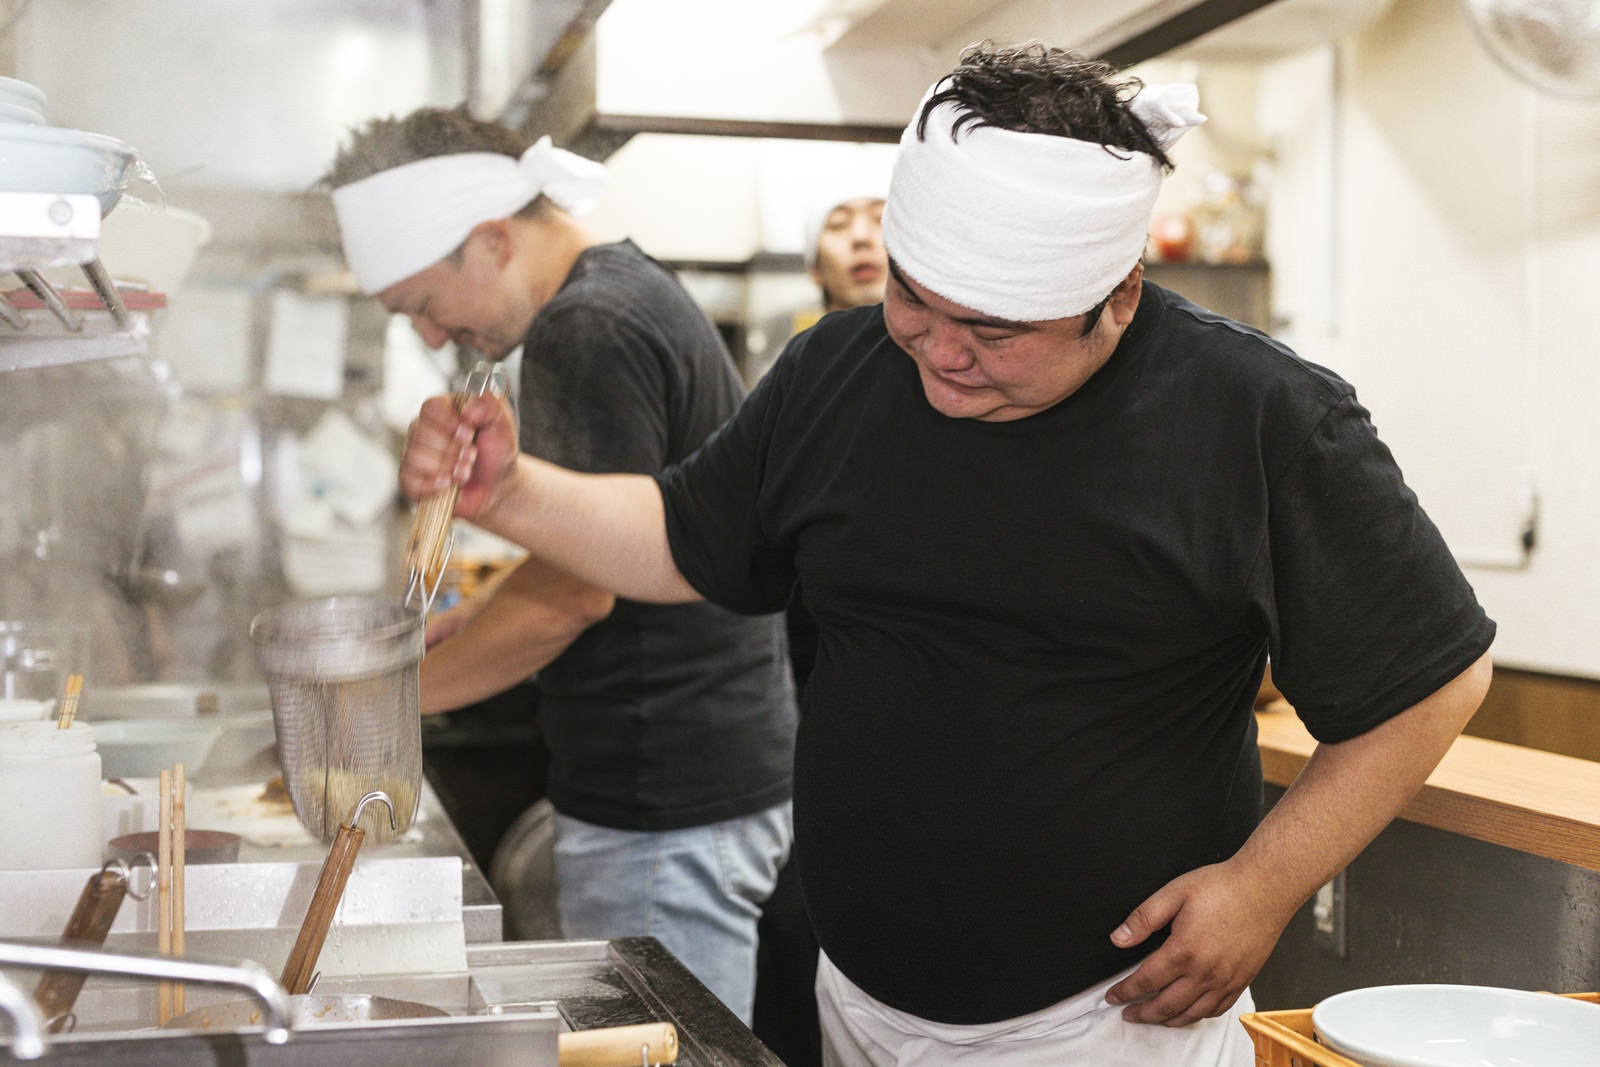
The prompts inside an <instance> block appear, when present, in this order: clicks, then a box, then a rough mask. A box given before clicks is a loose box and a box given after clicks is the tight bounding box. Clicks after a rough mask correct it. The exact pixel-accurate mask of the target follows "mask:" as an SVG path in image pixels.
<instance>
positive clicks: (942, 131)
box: [883, 79, 1205, 322]
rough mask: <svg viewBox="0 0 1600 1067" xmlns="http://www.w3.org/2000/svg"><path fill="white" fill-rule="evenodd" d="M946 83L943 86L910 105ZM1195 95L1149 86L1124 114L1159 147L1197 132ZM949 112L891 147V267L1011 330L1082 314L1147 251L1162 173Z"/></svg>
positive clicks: (1126, 158)
mask: <svg viewBox="0 0 1600 1067" xmlns="http://www.w3.org/2000/svg"><path fill="white" fill-rule="evenodd" d="M944 84H945V80H944V79H941V80H940V81H938V82H936V83H935V84H934V86H933V88H931V89H929V90H928V92H927V94H925V95H924V96H923V98H922V103H921V104H919V105H918V106H917V110H916V112H915V113H914V115H915V116H920V115H921V114H922V108H923V106H924V105H926V104H927V102H928V100H929V99H930V98H931V97H932V96H933V95H934V94H935V93H937V92H938V91H939V90H940V89H941V88H942V87H943V86H944ZM1199 102H1200V93H1199V90H1198V89H1197V88H1196V87H1195V86H1193V85H1187V84H1183V85H1153V86H1147V87H1146V88H1145V89H1143V90H1142V91H1141V92H1140V93H1139V94H1138V95H1137V96H1135V97H1134V98H1133V99H1132V100H1131V101H1129V104H1128V106H1129V109H1130V110H1131V111H1132V112H1133V113H1134V114H1135V115H1136V116H1137V117H1138V118H1139V119H1140V120H1141V121H1142V122H1143V123H1144V124H1145V126H1146V128H1148V129H1149V131H1150V134H1151V136H1152V137H1154V138H1155V140H1156V143H1157V144H1159V145H1161V147H1162V148H1163V149H1165V148H1167V147H1169V146H1170V145H1172V144H1174V143H1175V142H1176V141H1177V140H1178V138H1179V137H1181V136H1182V135H1183V133H1184V132H1185V131H1186V130H1188V129H1189V128H1191V127H1193V126H1198V125H1199V124H1200V123H1202V122H1204V121H1205V116H1204V115H1202V114H1200V112H1199V110H1198V107H1199ZM963 113H964V112H963V110H962V109H961V108H960V107H959V106H958V105H956V104H954V103H951V102H949V101H946V102H945V103H942V104H940V105H939V106H938V107H937V108H935V109H934V110H933V112H932V113H931V114H930V115H929V116H928V123H927V128H926V131H925V137H922V138H919V137H918V136H917V122H918V119H917V118H916V117H913V118H912V120H911V123H910V125H908V126H907V127H906V129H905V132H904V133H903V134H902V135H901V137H900V151H899V154H898V156H897V157H896V160H895V165H894V173H893V175H892V177H891V178H890V181H889V200H888V203H887V205H886V206H885V208H884V215H883V243H884V246H885V247H886V248H887V249H888V250H889V255H890V256H892V257H894V260H895V263H896V265H897V266H898V267H899V268H900V269H901V270H902V271H904V272H905V273H906V274H907V275H908V276H909V277H911V278H914V279H915V280H916V281H917V282H918V283H919V284H921V285H924V286H926V287H927V288H929V289H931V290H932V291H933V292H935V293H937V294H938V295H939V296H942V297H944V298H945V299H946V300H950V301H953V302H955V303H957V304H961V305H963V306H965V307H969V308H972V309H973V310H975V311H979V312H982V313H983V314H985V315H993V316H995V317H996V318H1001V319H1010V320H1012V321H1014V322H1039V321H1043V320H1045V319H1064V318H1070V317H1071V316H1074V315H1081V314H1083V313H1084V312H1085V311H1088V310H1089V309H1090V308H1092V307H1094V306H1095V305H1096V304H1098V303H1099V302H1100V301H1101V300H1104V299H1105V298H1106V296H1107V295H1108V294H1109V293H1110V292H1111V291H1112V290H1113V289H1115V288H1116V286H1117V283H1118V282H1120V281H1122V279H1123V278H1125V277H1127V275H1128V272H1129V271H1131V270H1132V269H1133V267H1134V264H1136V263H1137V262H1138V261H1139V257H1140V256H1141V255H1142V254H1143V252H1144V248H1145V238H1146V233H1147V231H1148V229H1149V225H1150V213H1151V211H1152V209H1153V208H1154V207H1155V202H1156V194H1157V193H1158V192H1159V191H1160V189H1161V178H1162V174H1161V166H1160V164H1159V163H1157V162H1156V160H1155V159H1154V157H1152V156H1150V155H1147V154H1146V153H1143V152H1128V151H1124V150H1122V149H1117V148H1111V149H1107V148H1105V147H1104V146H1102V145H1100V144H1097V143H1094V142H1090V141H1080V140H1076V139H1073V138H1070V137H1056V136H1050V135H1046V134H1037V133H1019V132H1017V131H1015V130H1004V129H999V128H997V127H994V126H981V127H976V128H974V127H973V126H972V125H970V124H968V125H966V126H964V127H963V128H962V130H961V133H960V139H959V140H957V139H956V137H955V135H954V134H953V132H952V131H953V127H954V123H955V120H956V119H957V118H958V117H959V116H960V115H962V114H963Z"/></svg>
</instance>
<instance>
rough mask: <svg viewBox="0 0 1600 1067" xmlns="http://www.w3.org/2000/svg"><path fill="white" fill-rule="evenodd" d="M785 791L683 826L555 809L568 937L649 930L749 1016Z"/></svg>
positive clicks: (789, 821) (788, 828)
mask: <svg viewBox="0 0 1600 1067" xmlns="http://www.w3.org/2000/svg"><path fill="white" fill-rule="evenodd" d="M793 836H794V813H793V809H792V808H791V806H790V804H789V803H788V802H787V801H786V802H784V803H782V804H779V805H778V806H777V807H773V808H768V809H767V810H766V811H763V812H758V813H757V814H755V815H747V816H745V817H743V818H739V819H728V820H726V821H724V822H717V823H711V824H710V825H708V826H695V827H691V828H689V829H687V830H665V831H661V832H650V831H634V830H612V829H609V828H608V827H604V826H596V825H594V824H593V823H587V822H583V821H581V820H578V819H574V818H572V817H570V816H567V815H562V814H561V813H559V812H557V813H556V817H555V837H556V841H555V876H556V908H557V910H558V911H559V913H560V915H561V933H562V935H563V936H564V937H571V938H614V937H655V938H658V939H659V940H660V941H661V943H662V944H663V945H665V946H666V947H667V950H668V951H670V952H671V953H672V954H673V955H674V956H676V957H678V960H679V961H680V962H681V963H682V964H683V965H684V966H685V967H687V968H688V969H689V970H690V972H691V973H693V974H694V976H695V977H696V978H698V979H700V981H702V982H704V983H705V984H706V987H707V988H709V989H710V990H711V991H712V992H713V993H715V994H716V995H717V996H718V997H719V998H720V999H721V1000H722V1002H723V1003H724V1004H726V1005H727V1006H728V1008H729V1009H730V1010H731V1011H732V1012H733V1013H734V1014H735V1015H737V1016H738V1017H739V1018H740V1019H741V1020H742V1021H743V1022H744V1024H745V1025H746V1026H748V1025H750V1014H751V1006H752V1004H753V1003H754V1000H755V985H756V923H757V921H759V920H760V918H761V905H762V903H763V902H764V901H765V900H766V899H767V897H769V896H771V895H772V887H773V885H774V884H775V883H776V882H777V880H778V869H779V868H780V867H782V866H783V863H784V861H785V860H786V859H787V858H788V855H789V844H790V842H791V840H792V839H793Z"/></svg>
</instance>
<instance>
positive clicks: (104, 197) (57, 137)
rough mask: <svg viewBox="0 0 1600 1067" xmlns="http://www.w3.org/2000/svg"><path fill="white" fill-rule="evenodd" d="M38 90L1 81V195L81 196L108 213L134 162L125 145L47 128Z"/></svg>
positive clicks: (100, 136) (96, 135)
mask: <svg viewBox="0 0 1600 1067" xmlns="http://www.w3.org/2000/svg"><path fill="white" fill-rule="evenodd" d="M44 102H45V96H44V92H43V90H41V89H40V88H39V87H38V86H36V85H30V84H28V83H27V82H24V81H18V80H17V79H16V78H4V77H0V192H9V193H86V194H88V195H91V196H94V197H96V198H97V199H98V200H99V201H100V214H101V215H107V214H109V213H110V212H111V209H112V208H114V207H116V205H117V201H118V200H119V199H120V198H121V197H122V190H123V188H124V187H125V186H126V185H127V182H128V170H129V168H130V167H131V166H132V164H133V161H134V157H135V154H134V150H133V148H132V147H131V146H130V145H127V144H125V143H124V142H122V141H119V140H117V139H116V138H115V137H107V136H105V135H104V134H99V133H86V132H84V131H83V130H69V129H66V128H65V127H62V126H51V125H48V124H47V123H46V121H45V110H44Z"/></svg>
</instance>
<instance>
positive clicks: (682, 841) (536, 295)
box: [326, 108, 795, 1020]
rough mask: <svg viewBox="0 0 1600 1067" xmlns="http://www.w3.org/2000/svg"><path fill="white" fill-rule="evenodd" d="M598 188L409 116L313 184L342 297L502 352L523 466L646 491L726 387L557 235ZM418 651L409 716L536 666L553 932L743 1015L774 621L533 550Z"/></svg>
mask: <svg viewBox="0 0 1600 1067" xmlns="http://www.w3.org/2000/svg"><path fill="white" fill-rule="evenodd" d="M603 176H604V171H603V168H602V167H601V166H600V165H599V164H597V163H594V162H592V161H589V160H586V159H582V158H581V157H578V156H575V155H573V154H572V153H570V152H565V151H562V150H560V149H556V148H553V147H552V146H551V145H550V143H549V138H544V139H542V140H541V141H540V142H539V143H537V144H534V145H532V146H531V147H530V146H529V145H528V144H527V141H526V139H524V138H523V137H521V135H519V134H516V133H515V132H513V131H511V130H509V129H506V128H505V127H502V126H497V125H494V124H492V123H485V122H479V121H476V120H474V119H472V118H471V117H470V116H469V115H468V114H467V113H466V111H465V109H455V110H446V109H437V108H423V109H421V110H419V111H416V112H414V113H413V114H411V115H409V116H407V117H405V118H403V119H377V120H374V121H372V122H371V123H369V124H368V125H367V126H366V127H365V128H364V129H362V130H360V131H358V132H356V133H355V134H354V135H353V136H352V138H351V140H350V143H349V144H348V145H347V146H346V147H345V148H343V149H342V150H341V151H340V153H339V155H338V157H337V158H336V159H335V161H334V163H333V166H332V168H331V169H330V171H329V173H328V175H327V178H326V181H327V183H328V184H329V185H331V186H332V187H333V200H334V206H335V208H336V210H337V213H338V218H339V225H340V231H341V234H342V237H343V242H344V249H345V254H346V257H347V259H348V260H349V262H350V266H351V268H352V269H353V270H354V271H355V274H356V277H357V279H358V281H359V282H360V284H361V287H362V289H363V290H364V291H366V292H368V293H372V294H375V295H376V296H377V297H378V299H379V300H381V301H382V302H383V305H384V306H385V307H386V308H388V309H389V310H390V311H392V312H394V313H395V314H399V315H406V316H408V317H409V318H410V319H411V322H412V324H413V326H415V328H416V330H417V332H418V333H419V334H420V335H421V337H422V339H423V340H424V341H425V342H426V343H428V344H429V345H431V346H433V347H438V346H440V345H442V344H444V343H445V342H447V341H454V342H456V343H457V344H460V345H464V346H467V347H469V348H472V349H474V350H476V351H477V352H479V353H481V354H483V355H484V356H486V357H488V358H490V359H500V358H503V357H504V356H506V355H507V354H508V353H509V352H511V351H512V350H513V349H514V348H515V347H516V346H517V345H519V344H520V345H521V346H522V380H521V389H520V398H519V403H520V405H521V410H522V418H523V428H522V429H523V432H522V440H523V444H524V446H525V447H527V448H528V449H529V450H530V451H531V452H534V453H536V454H538V455H541V456H544V457H547V458H549V459H552V460H556V461H559V462H562V463H565V464H567V465H569V466H572V467H575V468H577V469H580V470H586V471H592V472H597V473H601V474H606V475H612V474H617V473H619V472H628V473H633V474H638V475H641V476H644V475H648V474H650V473H653V472H654V471H657V470H659V469H660V468H661V467H662V466H664V465H665V464H667V463H670V462H674V461H676V460H678V459H681V458H683V457H684V456H685V455H687V454H688V453H689V451H690V450H691V449H693V448H694V447H695V446H696V445H698V444H699V443H700V442H701V441H702V440H703V439H704V438H705V436H706V435H707V434H709V433H710V432H711V431H712V430H714V429H715V428H716V427H717V425H718V424H720V423H721V422H722V421H723V420H724V419H725V418H727V416H728V415H729V414H731V413H732V412H733V410H734V409H735V407H736V406H737V405H738V403H739V400H740V399H741V397H742V396H743V392H744V390H743V386H742V385H741V384H740V381H739V378H738V375H737V373H736V371H735V369H734V366H733V362H732V360H731V358H730V357H729V355H728V352H727V349H726V348H725V347H724V345H723V343H722V341H721V339H720V337H719V336H718V334H717V332H716V329H715V327H714V326H713V325H712V323H711V322H710V320H709V319H707V318H706V316H705V313H704V312H703V311H701V310H700V309H699V307H698V306H696V305H695V304H694V302H693V301H692V300H691V299H690V297H689V295H688V294H687V293H686V292H685V291H684V289H683V288H682V286H681V285H679V284H678V281H677V279H676V278H674V277H673V276H672V274H671V273H670V272H669V271H667V270H666V269H665V268H664V267H662V266H661V265H660V264H658V263H656V262H655V261H654V260H652V259H650V258H648V257H647V256H645V255H644V253H642V252H641V251H640V250H639V249H638V248H637V247H636V246H635V245H634V244H633V243H632V242H630V241H619V242H616V243H610V244H606V243H601V242H600V241H599V240H598V239H597V238H595V237H594V236H593V235H592V234H591V233H590V232H589V231H588V230H586V229H585V228H584V227H583V226H582V225H581V224H580V223H579V222H578V221H577V220H576V219H575V218H574V215H573V212H575V211H579V210H582V208H583V207H585V206H586V204H587V202H588V201H590V200H591V199H592V198H593V197H594V196H595V195H597V194H598V191H599V187H600V182H601V180H602V178H603ZM429 642H430V648H429V651H428V655H427V656H426V658H425V659H424V660H423V665H422V703H423V710H424V711H425V712H437V711H445V710H450V709H454V708H459V707H463V706H466V705H469V704H472V703H475V702H477V701H480V700H482V699H484V698H485V697H488V696H491V695H493V694H495V693H497V692H499V691H501V690H503V689H506V688H509V687H510V686H512V685H514V684H516V683H518V682H521V681H522V680H524V679H526V678H527V677H528V676H529V675H531V674H533V673H534V672H538V676H539V690H540V714H541V720H542V725H543V728H544V733H545V737H546V740H547V743H548V746H549V749H550V757H551V758H550V774H549V794H550V800H551V802H552V804H553V805H554V808H555V812H556V815H555V819H554V824H555V846H554V865H555V872H554V874H555V883H556V887H555V888H556V906H557V911H558V913H559V916H560V923H561V928H562V932H563V934H564V935H565V936H567V937H595V938H613V937H624V936H632V935H651V936H656V937H659V938H660V939H661V941H662V942H663V944H665V945H666V946H667V948H668V949H670V950H671V951H672V952H673V954H674V955H676V956H677V957H678V958H679V959H680V960H682V961H683V963H684V964H685V965H686V966H687V967H688V968H689V969H690V970H691V971H693V972H694V973H695V974H696V975H697V976H698V977H699V978H700V979H701V980H702V981H703V982H705V983H706V985H707V986H709V987H710V988H711V990H712V991H713V992H714V993H716V994H717V995H718V996H719V997H721V998H722V1000H723V1001H724V1002H725V1003H726V1004H727V1005H728V1006H729V1008H731V1009H732V1010H733V1011H734V1012H735V1013H736V1014H738V1015H739V1016H740V1017H741V1018H743V1019H746V1020H748V1019H749V1017H750V1010H751V998H752V996H753V986H754V973H755V946H756V924H757V921H758V919H759V917H760V914H761V905H762V902H763V901H764V900H765V899H766V897H767V896H768V894H769V893H770V892H771V891H772V886H773V883H774V880H775V879H776V877H777V871H778V868H779V866H780V865H781V864H782V863H783V861H784V859H785V857H786V855H787V853H788V851H789V842H790V836H791V832H792V830H791V825H792V824H791V814H790V806H789V798H790V790H791V768H792V754H793V746H794V728H795V707H794V696H793V689H792V685H791V682H790V679H789V675H788V662H787V655H786V651H785V642H784V638H783V632H782V626H781V620H780V619H779V618H778V617H777V616H775V615H774V616H768V617H764V618H761V617H745V616H739V615H735V614H733V613H731V612H729V611H725V610H723V609H721V608H717V607H714V606H712V605H711V604H680V605H675V606H668V605H659V604H647V603H639V602H637V601H632V600H627V599H620V598H617V597H614V596H613V595H612V594H611V593H609V592H607V591H605V590H604V589H602V588H598V587H596V586H595V585H593V584H592V583H589V582H586V581H583V580H580V579H577V578H574V577H573V576H572V575H571V573H569V572H567V571H565V570H563V569H561V568H559V567H557V566H553V565H551V564H550V563H548V562H546V561H545V560H543V559H540V558H538V557H537V556H534V557H530V558H528V559H527V560H525V561H524V562H523V563H522V564H521V565H519V566H518V567H517V568H516V569H515V570H514V571H513V572H511V573H510V575H509V576H507V577H506V578H505V579H504V580H503V581H502V582H500V583H499V585H498V586H497V587H496V588H495V589H494V590H493V592H492V595H489V596H485V597H481V598H477V599H475V600H473V601H471V602H469V603H466V604H463V605H460V606H458V607H457V608H456V609H453V610H452V611H451V612H450V613H448V615H447V616H445V617H442V618H440V619H438V620H436V621H435V624H434V625H433V626H431V627H430V632H429Z"/></svg>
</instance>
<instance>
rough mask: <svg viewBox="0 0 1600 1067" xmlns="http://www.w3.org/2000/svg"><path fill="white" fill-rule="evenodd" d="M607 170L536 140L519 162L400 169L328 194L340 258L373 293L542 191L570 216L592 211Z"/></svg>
mask: <svg viewBox="0 0 1600 1067" xmlns="http://www.w3.org/2000/svg"><path fill="white" fill-rule="evenodd" d="M605 178H606V169H605V167H604V166H602V165H601V164H599V163H596V162H595V161H594V160H592V159H585V158H584V157H582V156H580V155H577V154H575V153H573V152H568V151H567V150H566V149H564V148H556V147H554V146H553V145H552V144H551V143H550V138H549V137H541V138H539V140H538V141H537V142H536V143H535V144H534V145H533V147H531V148H529V149H528V150H527V151H526V152H524V153H522V156H521V158H514V157H512V156H507V155H501V154H499V153H496V152H458V153H454V154H452V155H445V156H430V157H429V158H427V159H419V160H417V161H415V162H413V163H406V164H402V165H401V166H398V167H393V168H391V169H389V170H384V171H379V172H378V173H377V174H374V175H372V176H371V177H368V178H362V179H361V180H360V181H356V182H351V183H350V184H349V185H341V186H340V187H339V188H337V189H335V190H334V191H333V206H334V211H335V213H336V214H337V215H338V218H339V234H340V237H341V240H342V241H343V243H344V256H345V260H346V261H347V262H348V263H349V264H350V269H351V270H353V271H354V272H355V275H356V281H357V282H358V283H359V284H360V286H361V289H362V291H363V292H366V293H377V292H381V291H382V290H384V289H387V288H388V287H389V286H391V285H393V284H394V283H395V282H398V281H400V280H401V279H402V278H409V277H410V276H411V275H413V274H415V273H417V272H418V271H420V270H423V269H424V268H426V267H430V266H432V265H433V264H435V263H437V262H438V261H439V260H441V259H443V258H444V257H445V256H447V255H449V254H450V253H451V252H453V251H455V250H456V248H457V247H458V246H459V245H460V244H461V242H463V241H465V240H466V239H467V235H468V234H470V233H471V232H472V229H473V227H474V226H477V225H478V224H479V223H481V222H488V221H490V220H491V219H503V218H507V217H509V216H511V215H514V214H516V213H517V212H518V211H520V210H521V209H522V208H523V207H525V206H526V205H527V204H529V203H531V202H532V201H533V199H534V197H536V196H539V195H540V194H543V195H545V196H547V197H549V198H550V199H551V200H553V201H555V203H556V206H558V207H560V208H562V209H563V210H565V211H568V212H570V213H572V214H574V215H578V214H582V213H583V212H585V211H587V210H589V209H590V208H592V207H593V206H594V201H595V199H596V198H597V197H598V196H599V195H600V190H601V189H602V188H603V187H604V185H605Z"/></svg>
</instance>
